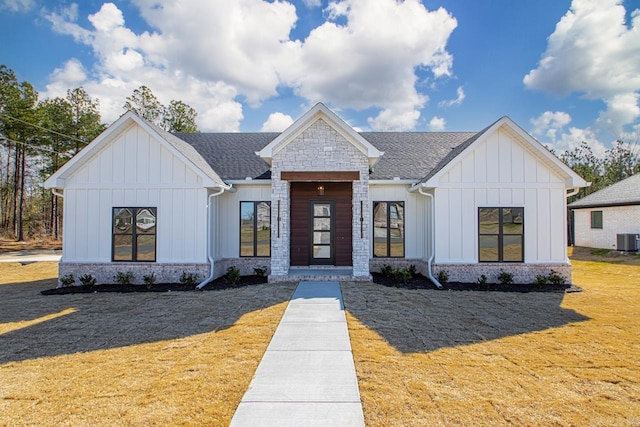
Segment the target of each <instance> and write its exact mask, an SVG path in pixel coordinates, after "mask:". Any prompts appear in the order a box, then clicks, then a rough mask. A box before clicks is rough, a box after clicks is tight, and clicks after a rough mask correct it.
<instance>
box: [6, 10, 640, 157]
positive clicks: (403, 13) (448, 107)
mask: <svg viewBox="0 0 640 427" xmlns="http://www.w3.org/2000/svg"><path fill="white" fill-rule="evenodd" d="M639 9H640V0H626V1H623V0H536V1H526V0H485V1H478V0H423V1H419V0H404V1H400V0H330V1H329V0H298V1H288V2H287V1H262V0H234V1H228V0H218V1H214V0H173V1H170V0H167V1H161V2H160V1H157V0H128V1H113V2H105V1H97V0H83V1H79V2H77V3H74V2H71V1H56V2H51V1H42V0H0V37H1V38H2V41H3V42H2V43H0V58H1V60H0V63H2V64H5V65H7V66H8V67H9V68H11V69H13V70H14V71H15V72H16V73H17V75H18V78H19V79H20V80H26V81H29V82H30V83H32V84H33V85H34V86H35V87H36V89H37V90H38V91H39V92H40V96H41V98H46V97H55V96H64V94H65V92H66V90H67V89H69V88H74V87H78V86H83V87H84V88H85V89H86V90H87V91H88V92H89V94H90V95H91V96H93V97H96V98H98V99H99V100H100V104H101V112H102V116H103V119H104V121H105V122H111V121H113V120H114V119H115V118H117V117H118V116H119V115H120V114H122V112H123V110H122V105H123V104H124V102H125V98H126V97H127V96H128V95H130V94H131V92H132V91H133V90H134V89H135V88H137V87H139V86H140V85H142V84H145V85H147V86H149V87H150V88H151V89H152V91H153V92H154V93H155V94H156V96H158V98H159V99H160V100H161V101H162V102H164V103H168V102H169V101H170V100H171V99H180V100H183V101H184V102H186V103H188V104H190V105H191V106H193V107H194V108H195V109H196V110H197V111H198V113H199V115H198V125H199V127H200V129H201V130H203V131H261V130H269V131H272V130H275V131H277V130H282V129H283V128H284V127H286V126H287V125H288V124H290V123H291V121H292V120H295V119H296V118H297V117H299V116H300V115H301V114H303V113H304V112H305V111H306V109H307V108H309V107H310V106H312V105H313V104H315V102H317V101H322V102H324V103H325V104H327V105H328V106H329V107H330V108H332V109H334V111H336V112H337V113H338V114H339V115H340V116H341V117H342V118H344V119H345V120H346V121H348V122H349V123H350V124H351V125H352V126H354V127H356V128H357V129H359V130H366V131H368V130H416V131H425V130H426V131H429V130H431V131H470V130H471V131H473V130H480V129H482V128H484V127H485V126H487V125H489V124H491V123H492V122H493V121H495V120H497V119H498V118H500V117H501V116H503V115H508V116H510V117H511V118H512V119H514V120H515V121H516V122H517V123H518V124H520V125H521V126H522V127H523V128H524V129H525V130H527V131H529V132H530V133H532V134H533V135H534V136H535V137H536V138H538V139H539V140H540V141H541V142H543V143H545V144H548V145H549V146H550V147H553V148H556V149H558V150H564V149H567V148H571V147H574V146H575V145H577V144H579V143H580V142H581V141H582V140H586V141H587V142H589V143H590V144H591V145H592V146H593V147H594V149H595V150H596V151H597V152H602V151H603V150H604V149H605V148H607V147H609V146H610V145H611V142H612V141H614V140H615V139H617V138H623V139H625V140H627V141H629V142H636V141H638V135H640V106H639V103H638V101H639V96H640V10H639Z"/></svg>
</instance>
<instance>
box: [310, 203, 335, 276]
mask: <svg viewBox="0 0 640 427" xmlns="http://www.w3.org/2000/svg"><path fill="white" fill-rule="evenodd" d="M335 210H336V203H335V201H334V200H310V201H309V220H310V221H309V225H310V227H309V233H310V234H309V241H310V242H311V244H310V245H309V249H310V252H309V264H310V265H318V264H325V265H327V264H328V265H333V264H334V263H335V258H336V252H335V238H334V236H335V217H336V214H335Z"/></svg>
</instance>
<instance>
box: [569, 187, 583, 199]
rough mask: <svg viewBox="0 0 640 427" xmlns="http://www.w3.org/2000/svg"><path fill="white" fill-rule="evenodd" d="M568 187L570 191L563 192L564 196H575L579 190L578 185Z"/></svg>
mask: <svg viewBox="0 0 640 427" xmlns="http://www.w3.org/2000/svg"><path fill="white" fill-rule="evenodd" d="M569 189H570V190H571V191H569V192H568V193H566V194H565V197H571V196H575V195H576V194H578V191H580V187H569Z"/></svg>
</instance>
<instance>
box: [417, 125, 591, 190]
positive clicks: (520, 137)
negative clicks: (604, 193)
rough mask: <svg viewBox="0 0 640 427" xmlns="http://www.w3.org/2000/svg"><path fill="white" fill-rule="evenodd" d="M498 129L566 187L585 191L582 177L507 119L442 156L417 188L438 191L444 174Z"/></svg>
mask: <svg viewBox="0 0 640 427" xmlns="http://www.w3.org/2000/svg"><path fill="white" fill-rule="evenodd" d="M500 128H504V129H505V130H506V131H507V132H508V133H509V134H511V135H513V136H514V137H515V139H517V141H519V142H520V143H521V144H523V145H524V146H525V148H527V149H528V151H529V152H530V153H532V154H533V155H534V156H535V157H536V158H538V159H541V160H542V161H543V163H544V164H546V166H547V167H549V168H550V169H551V170H552V171H554V172H555V173H557V174H558V175H559V176H561V177H562V178H563V179H564V180H565V187H567V188H569V187H586V186H587V185H588V184H587V182H586V181H585V180H584V179H583V178H582V177H580V176H579V175H578V174H577V173H575V172H574V171H573V170H572V169H571V168H570V167H569V166H567V165H565V164H564V163H563V162H562V161H561V160H560V159H558V158H557V157H556V156H555V155H554V154H553V153H551V152H550V151H549V150H548V149H547V148H546V147H544V146H543V145H542V144H540V143H539V142H538V141H537V140H536V139H535V138H533V137H532V136H531V135H529V133H527V132H526V131H524V130H523V129H522V128H521V127H520V126H518V125H517V124H516V123H515V122H514V121H513V120H511V119H510V118H509V117H507V116H504V117H502V118H500V119H499V120H497V121H496V122H494V123H493V124H491V125H489V126H487V127H486V128H485V129H483V130H481V131H480V132H478V133H477V134H476V135H474V136H472V137H471V138H469V139H467V140H466V141H464V142H463V143H462V144H460V145H459V146H457V147H455V148H454V149H453V150H451V152H450V153H449V154H448V155H447V156H445V157H444V158H443V159H442V160H441V161H440V163H438V165H437V166H436V167H435V168H434V169H433V170H431V172H429V174H428V175H427V176H425V177H424V178H423V179H422V180H421V181H420V183H419V184H418V185H420V186H422V187H428V188H434V187H438V185H439V180H440V178H441V177H442V176H443V175H444V174H445V173H447V172H448V171H449V170H451V169H452V168H453V167H454V166H455V165H456V164H458V163H459V162H460V161H461V160H462V159H463V158H464V157H465V156H466V154H467V153H470V152H471V151H473V150H474V149H475V148H476V147H477V146H478V145H479V144H482V143H483V142H485V141H486V140H487V139H488V138H489V137H490V136H491V135H492V134H493V133H494V132H497V131H498V130H499V129H500Z"/></svg>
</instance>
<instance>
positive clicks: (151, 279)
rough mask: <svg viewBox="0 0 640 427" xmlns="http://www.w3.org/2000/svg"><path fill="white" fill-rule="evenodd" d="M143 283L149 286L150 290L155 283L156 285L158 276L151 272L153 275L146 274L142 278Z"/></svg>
mask: <svg viewBox="0 0 640 427" xmlns="http://www.w3.org/2000/svg"><path fill="white" fill-rule="evenodd" d="M142 281H143V282H144V284H145V285H147V289H150V288H151V287H152V286H153V285H154V283H156V274H155V273H154V272H151V274H145V275H144V276H142Z"/></svg>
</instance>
